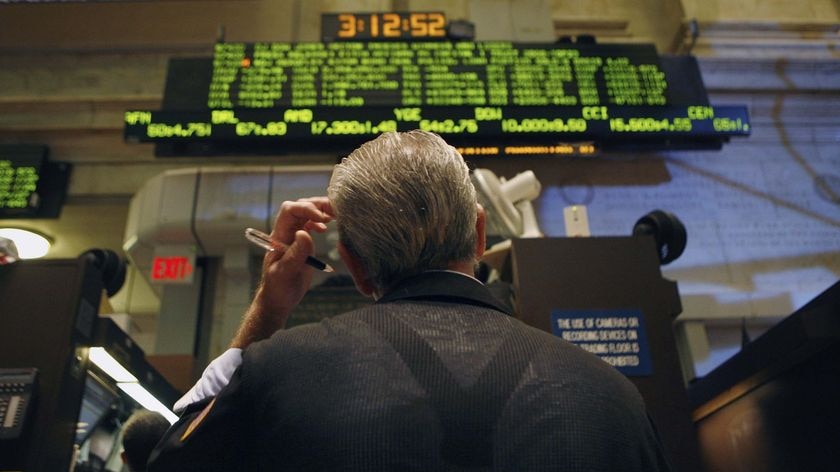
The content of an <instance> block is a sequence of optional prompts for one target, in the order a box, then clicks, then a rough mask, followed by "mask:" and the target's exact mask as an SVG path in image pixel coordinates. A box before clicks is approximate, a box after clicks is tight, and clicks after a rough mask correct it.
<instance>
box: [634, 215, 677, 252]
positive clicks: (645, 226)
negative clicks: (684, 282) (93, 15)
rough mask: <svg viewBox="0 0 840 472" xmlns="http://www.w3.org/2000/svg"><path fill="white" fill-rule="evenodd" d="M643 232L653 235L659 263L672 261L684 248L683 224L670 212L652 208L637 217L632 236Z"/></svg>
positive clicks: (643, 233)
mask: <svg viewBox="0 0 840 472" xmlns="http://www.w3.org/2000/svg"><path fill="white" fill-rule="evenodd" d="M645 234H649V235H651V236H653V239H654V241H655V242H656V252H657V253H658V254H659V263H660V264H661V265H666V264H669V263H671V262H673V261H674V260H676V259H677V258H678V257H680V255H682V253H683V251H684V250H685V244H686V241H687V235H686V232H685V225H683V223H682V221H680V219H679V218H677V217H676V216H674V215H673V214H672V213H668V212H667V211H663V210H653V211H652V212H650V213H648V214H647V215H645V216H643V217H641V218H639V221H637V222H636V224H635V225H634V226H633V236H639V235H645Z"/></svg>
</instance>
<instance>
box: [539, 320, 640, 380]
mask: <svg viewBox="0 0 840 472" xmlns="http://www.w3.org/2000/svg"><path fill="white" fill-rule="evenodd" d="M551 331H552V332H553V333H554V334H555V335H556V336H559V337H560V338H562V339H564V340H566V341H568V342H570V343H572V344H574V345H576V346H579V347H580V348H582V349H584V350H586V351H588V352H591V353H592V354H595V355H596V356H598V357H600V358H601V359H602V360H604V361H605V362H606V363H607V364H609V365H611V366H613V367H615V368H616V369H618V370H619V371H620V372H621V373H622V374H624V375H628V376H640V375H651V374H652V373H653V364H652V363H651V360H650V346H649V345H648V339H647V331H646V330H645V319H644V318H643V317H642V313H641V312H640V311H639V310H578V311H564V310H552V311H551Z"/></svg>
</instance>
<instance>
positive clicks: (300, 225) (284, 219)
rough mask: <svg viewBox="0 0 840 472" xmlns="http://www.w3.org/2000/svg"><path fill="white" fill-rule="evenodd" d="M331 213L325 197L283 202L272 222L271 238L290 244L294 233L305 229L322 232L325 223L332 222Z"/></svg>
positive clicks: (324, 229) (324, 228)
mask: <svg viewBox="0 0 840 472" xmlns="http://www.w3.org/2000/svg"><path fill="white" fill-rule="evenodd" d="M331 212H332V207H331V206H330V204H329V200H328V199H327V198H326V197H312V198H309V199H301V200H298V201H295V202H292V201H286V202H283V204H282V205H281V206H280V212H279V213H278V214H277V219H276V220H275V222H274V231H272V234H271V237H272V239H274V240H275V241H278V242H281V243H284V244H290V243H291V242H292V241H293V240H294V238H295V231H298V230H301V229H305V230H307V231H317V232H324V231H326V223H329V222H330V221H331V220H332V213H331Z"/></svg>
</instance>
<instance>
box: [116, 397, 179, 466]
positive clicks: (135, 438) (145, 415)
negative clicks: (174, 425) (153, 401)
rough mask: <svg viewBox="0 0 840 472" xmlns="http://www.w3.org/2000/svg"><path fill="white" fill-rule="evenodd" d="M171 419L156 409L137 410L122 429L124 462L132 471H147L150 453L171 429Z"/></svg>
mask: <svg viewBox="0 0 840 472" xmlns="http://www.w3.org/2000/svg"><path fill="white" fill-rule="evenodd" d="M169 426H171V425H170V424H169V421H167V420H166V418H164V417H163V415H161V414H160V413H158V412H156V411H149V410H137V411H135V412H134V413H132V415H131V416H130V417H129V418H128V420H126V422H125V425H123V430H122V443H123V452H122V454H121V455H122V460H123V463H124V464H125V465H126V466H128V470H129V471H130V472H145V471H146V462H147V461H148V459H149V454H151V452H152V450H153V449H154V448H155V444H157V443H158V441H160V438H162V437H163V435H164V434H165V433H166V430H167V429H169Z"/></svg>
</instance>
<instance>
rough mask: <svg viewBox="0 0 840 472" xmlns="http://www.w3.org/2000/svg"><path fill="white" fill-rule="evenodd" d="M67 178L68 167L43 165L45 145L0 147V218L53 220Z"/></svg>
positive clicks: (45, 158) (61, 199) (57, 210)
mask: <svg viewBox="0 0 840 472" xmlns="http://www.w3.org/2000/svg"><path fill="white" fill-rule="evenodd" d="M68 176H69V165H67V164H58V163H50V162H47V148H46V146H39V145H2V146H0V218H55V217H57V216H58V214H59V212H60V208H61V205H62V203H63V201H64V197H65V195H66V192H67V181H68Z"/></svg>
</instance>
